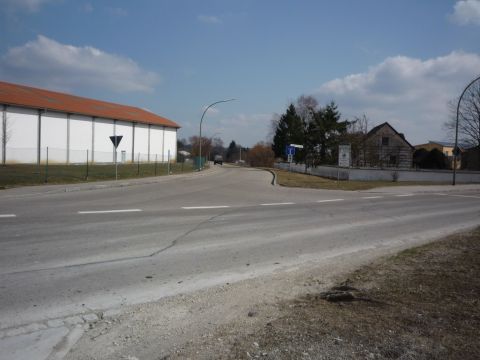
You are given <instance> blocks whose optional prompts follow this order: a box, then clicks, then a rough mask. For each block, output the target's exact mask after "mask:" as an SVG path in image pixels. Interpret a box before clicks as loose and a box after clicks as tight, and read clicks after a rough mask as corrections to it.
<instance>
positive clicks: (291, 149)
mask: <svg viewBox="0 0 480 360" xmlns="http://www.w3.org/2000/svg"><path fill="white" fill-rule="evenodd" d="M285 153H286V154H287V155H292V156H293V155H295V147H294V146H289V145H287V146H286V148H285Z"/></svg>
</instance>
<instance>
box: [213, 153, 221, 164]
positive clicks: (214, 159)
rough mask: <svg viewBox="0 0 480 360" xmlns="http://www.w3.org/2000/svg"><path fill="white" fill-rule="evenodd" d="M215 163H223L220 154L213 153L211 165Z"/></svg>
mask: <svg viewBox="0 0 480 360" xmlns="http://www.w3.org/2000/svg"><path fill="white" fill-rule="evenodd" d="M217 164H220V165H223V157H222V155H215V157H214V158H213V165H217Z"/></svg>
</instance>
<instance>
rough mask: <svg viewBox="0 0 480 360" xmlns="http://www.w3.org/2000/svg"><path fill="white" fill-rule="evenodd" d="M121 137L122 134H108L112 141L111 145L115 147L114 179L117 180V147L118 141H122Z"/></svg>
mask: <svg viewBox="0 0 480 360" xmlns="http://www.w3.org/2000/svg"><path fill="white" fill-rule="evenodd" d="M122 138H123V136H122V135H117V136H110V140H111V141H112V143H113V146H114V147H115V180H118V161H117V147H118V145H119V144H120V141H122Z"/></svg>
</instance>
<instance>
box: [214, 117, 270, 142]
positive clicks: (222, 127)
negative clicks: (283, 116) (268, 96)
mask: <svg viewBox="0 0 480 360" xmlns="http://www.w3.org/2000/svg"><path fill="white" fill-rule="evenodd" d="M272 116H273V115H272V114H243V113H242V114H236V115H232V116H228V117H224V118H222V119H220V121H219V122H218V124H217V125H216V126H215V131H218V132H219V133H220V134H221V135H220V137H221V138H222V139H223V140H224V141H225V143H226V146H228V144H229V143H230V141H231V140H235V142H237V144H241V145H242V146H249V147H251V146H253V145H255V144H256V143H257V142H259V141H265V139H266V137H267V135H268V132H269V126H270V120H271V119H272Z"/></svg>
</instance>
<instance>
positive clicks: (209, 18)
mask: <svg viewBox="0 0 480 360" xmlns="http://www.w3.org/2000/svg"><path fill="white" fill-rule="evenodd" d="M197 20H198V21H200V22H202V23H205V24H221V23H222V19H220V18H219V17H217V16H213V15H198V16H197Z"/></svg>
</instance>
